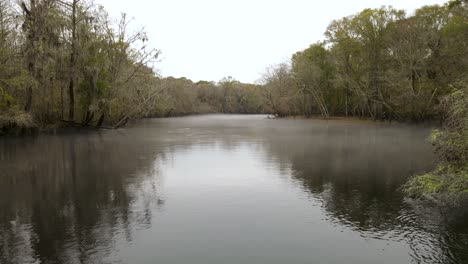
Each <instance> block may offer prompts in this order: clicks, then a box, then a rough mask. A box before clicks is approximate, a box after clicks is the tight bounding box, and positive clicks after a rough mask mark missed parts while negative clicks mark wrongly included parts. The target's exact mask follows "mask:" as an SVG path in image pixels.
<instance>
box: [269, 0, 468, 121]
mask: <svg viewBox="0 0 468 264" xmlns="http://www.w3.org/2000/svg"><path fill="white" fill-rule="evenodd" d="M325 36H326V40H325V41H324V42H319V43H316V44H313V45H311V46H310V47H309V48H307V49H306V50H303V51H300V52H297V53H296V54H294V55H293V56H292V58H291V61H290V62H288V63H282V64H279V65H276V66H274V67H272V68H270V69H269V70H268V71H267V73H266V74H265V81H266V84H265V89H266V90H267V91H268V92H267V93H266V95H267V96H266V99H267V103H268V105H269V106H271V108H272V109H273V110H274V113H275V114H277V115H278V116H285V115H297V114H300V115H317V114H319V115H322V116H324V117H328V116H334V115H342V116H357V117H367V118H373V119H397V120H408V119H410V120H417V121H420V120H427V119H433V118H438V117H439V116H440V113H439V108H438V106H439V103H440V101H441V99H442V98H443V97H444V96H446V95H447V94H449V93H450V92H451V91H452V90H451V88H450V85H451V84H452V83H455V82H457V81H459V80H460V79H462V78H463V75H466V74H467V73H468V4H467V1H451V2H448V3H447V4H445V5H443V6H439V5H433V6H424V7H422V8H420V9H418V10H416V11H415V13H414V14H412V15H407V14H406V13H405V12H404V11H403V10H397V9H394V8H392V7H382V8H379V9H365V10H364V11H362V12H360V13H358V14H355V15H352V16H348V17H345V18H342V19H339V20H335V21H333V22H331V24H330V25H329V27H328V28H327V30H326V32H325Z"/></svg>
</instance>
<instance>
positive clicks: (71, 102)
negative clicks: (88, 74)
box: [68, 0, 78, 121]
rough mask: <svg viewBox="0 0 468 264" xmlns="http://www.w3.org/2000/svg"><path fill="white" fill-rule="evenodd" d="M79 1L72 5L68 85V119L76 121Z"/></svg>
mask: <svg viewBox="0 0 468 264" xmlns="http://www.w3.org/2000/svg"><path fill="white" fill-rule="evenodd" d="M77 4H78V0H73V3H72V43H71V55H70V82H69V84H68V107H69V109H68V119H69V120H71V121H73V119H75V67H76V41H77V37H76V23H77V22H76V9H77Z"/></svg>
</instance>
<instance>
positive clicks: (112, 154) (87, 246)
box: [0, 132, 162, 263]
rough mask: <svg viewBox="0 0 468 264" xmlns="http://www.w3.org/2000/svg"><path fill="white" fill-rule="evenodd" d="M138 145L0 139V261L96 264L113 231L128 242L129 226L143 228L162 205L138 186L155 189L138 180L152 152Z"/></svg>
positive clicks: (149, 170) (96, 138)
mask: <svg viewBox="0 0 468 264" xmlns="http://www.w3.org/2000/svg"><path fill="white" fill-rule="evenodd" d="M109 133H110V132H109ZM143 143H144V142H139V141H138V140H135V139H129V138H125V136H124V135H120V136H116V135H101V134H97V133H96V134H81V135H76V134H75V135H64V136H60V137H54V136H39V137H37V138H21V139H13V138H10V139H8V140H5V141H0V150H1V152H0V155H1V159H0V167H1V168H2V171H1V172H0V253H1V254H0V262H1V263H10V262H12V263H15V262H16V263H23V262H28V261H29V262H30V261H33V260H34V258H35V257H36V256H39V257H40V259H39V260H40V261H41V262H43V263H65V262H67V261H70V260H76V261H77V262H78V260H80V261H81V263H87V262H90V261H89V259H88V258H92V259H94V260H97V261H98V262H99V259H104V258H105V257H106V253H108V252H107V251H106V250H108V249H109V248H110V247H111V244H112V242H113V241H112V240H113V238H114V237H115V236H118V235H120V234H119V232H121V231H122V230H123V232H124V236H126V237H127V239H131V233H132V231H131V229H132V228H133V227H132V225H133V224H141V225H148V224H149V223H151V218H152V213H151V212H152V211H153V209H151V208H152V207H153V206H160V205H161V204H162V200H161V199H160V198H158V197H157V192H158V190H147V191H145V188H142V186H138V185H150V186H151V185H152V186H153V187H152V189H153V188H157V185H158V183H157V182H154V181H157V178H154V177H145V176H151V175H154V174H155V173H156V172H154V168H153V167H152V164H153V162H154V158H156V155H157V154H158V153H157V151H158V150H157V149H151V148H149V147H148V146H147V145H145V144H143ZM140 187H141V188H140ZM130 188H131V189H130ZM146 188H147V187H146ZM135 203H138V206H133V207H132V205H133V204H135ZM150 207H151V208H150ZM116 227H118V228H116ZM18 257H21V259H15V258H18Z"/></svg>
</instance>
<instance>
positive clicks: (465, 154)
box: [406, 82, 468, 200]
mask: <svg viewBox="0 0 468 264" xmlns="http://www.w3.org/2000/svg"><path fill="white" fill-rule="evenodd" d="M453 89H454V92H453V93H452V94H451V95H449V96H448V97H447V98H446V100H445V101H444V102H443V106H445V107H446V113H447V117H446V118H445V122H444V127H443V130H435V131H434V132H433V133H432V137H431V141H432V143H433V145H434V148H435V151H436V153H437V154H438V155H439V158H440V165H439V167H438V168H437V169H436V170H435V171H434V172H431V173H428V174H424V175H420V176H416V177H414V178H413V179H412V180H411V181H410V183H409V184H408V186H407V188H406V190H407V192H408V193H409V194H410V195H412V196H416V197H421V196H427V195H432V196H434V195H435V196H437V195H444V196H447V195H448V196H449V197H450V198H452V200H458V199H459V198H466V197H468V85H467V83H466V82H461V83H459V84H458V85H454V86H453ZM453 198H455V199H453Z"/></svg>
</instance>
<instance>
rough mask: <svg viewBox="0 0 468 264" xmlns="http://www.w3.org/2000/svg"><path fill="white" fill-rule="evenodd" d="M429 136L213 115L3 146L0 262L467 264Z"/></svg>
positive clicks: (416, 130) (462, 226)
mask: <svg viewBox="0 0 468 264" xmlns="http://www.w3.org/2000/svg"><path fill="white" fill-rule="evenodd" d="M430 130H431V127H429V126H416V125H402V124H389V123H370V122H364V121H320V120H303V119H281V120H275V119H268V118H266V116H263V115H258V116H242V115H207V116H193V117H182V118H168V119H152V120H145V121H144V122H142V123H141V124H139V125H137V126H135V127H133V128H126V129H121V130H116V131H99V132H96V131H94V132H93V131H82V132H61V133H57V134H49V135H46V134H42V135H39V136H35V137H26V138H25V137H21V138H15V137H8V138H1V139H0V168H1V170H0V263H6V264H7V263H136V264H138V263H155V262H157V263H174V264H176V263H177V264H179V263H200V264H210V263H213V264H214V263H227V264H229V263H232V264H239V263H278V264H280V263H281V264H284V263H359V264H361V263H391V264H394V263H464V262H468V253H467V250H466V249H467V248H468V223H466V221H464V219H466V215H464V213H463V212H451V213H449V212H448V211H445V210H442V209H440V210H439V209H437V210H434V209H433V208H428V207H425V206H421V205H420V204H418V203H416V202H414V201H411V200H408V199H405V198H404V196H403V195H402V193H401V191H400V188H401V186H402V184H404V183H405V182H406V180H407V179H408V177H410V176H411V175H414V174H416V173H421V172H425V171H429V170H431V169H433V168H434V166H435V157H434V155H433V154H432V149H431V146H430V144H429V143H428V142H427V140H426V139H427V137H428V136H429V133H430Z"/></svg>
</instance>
